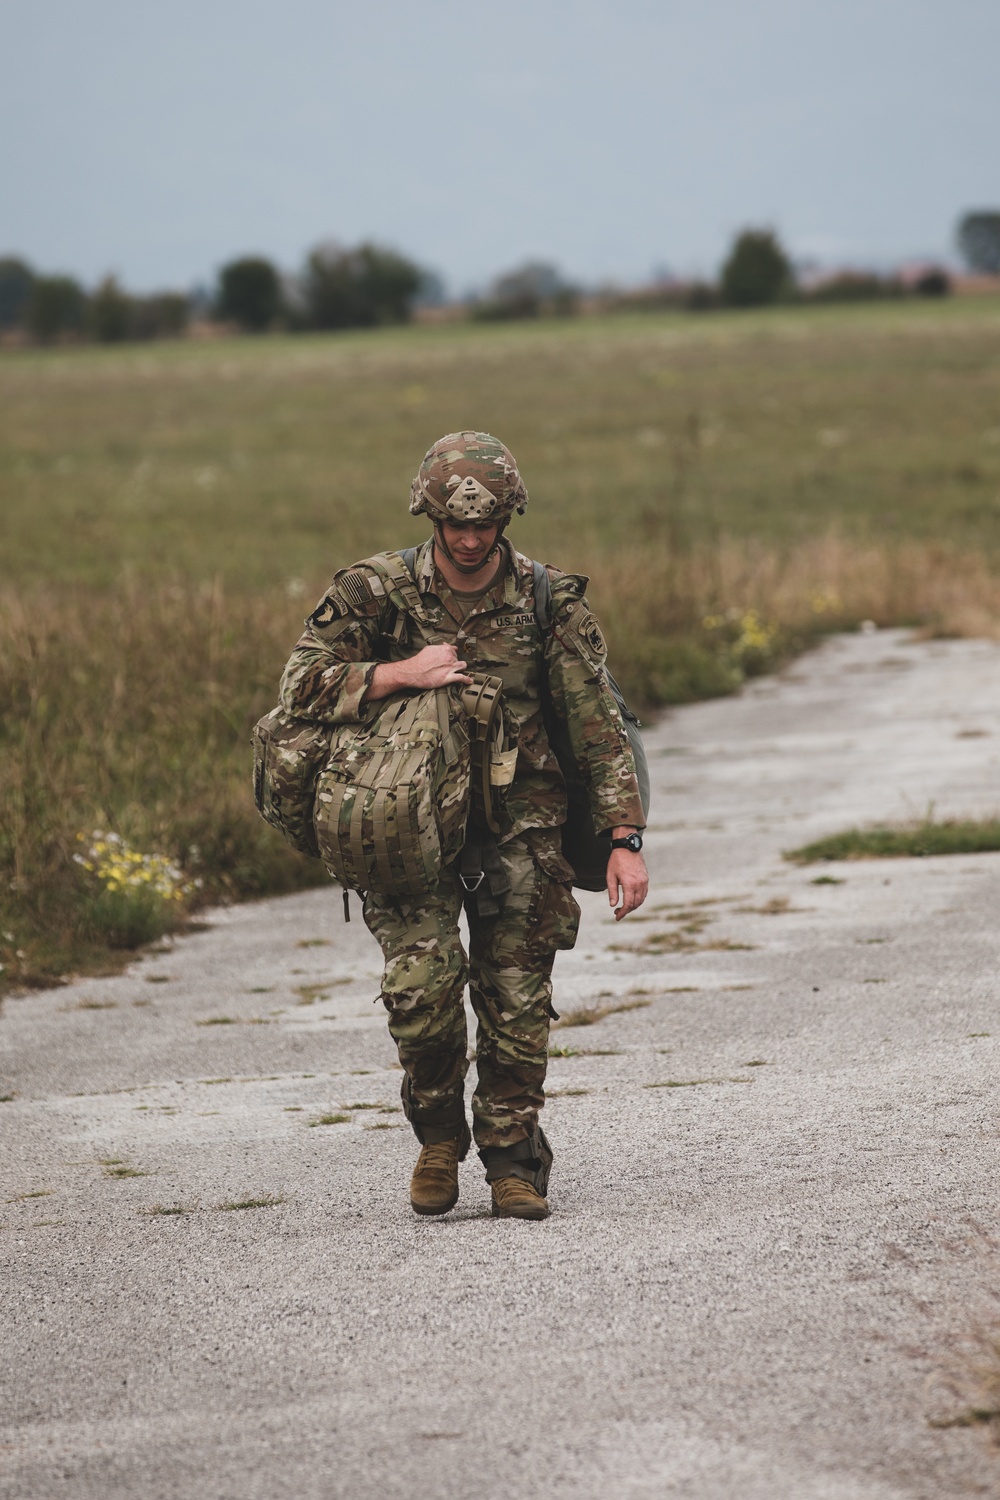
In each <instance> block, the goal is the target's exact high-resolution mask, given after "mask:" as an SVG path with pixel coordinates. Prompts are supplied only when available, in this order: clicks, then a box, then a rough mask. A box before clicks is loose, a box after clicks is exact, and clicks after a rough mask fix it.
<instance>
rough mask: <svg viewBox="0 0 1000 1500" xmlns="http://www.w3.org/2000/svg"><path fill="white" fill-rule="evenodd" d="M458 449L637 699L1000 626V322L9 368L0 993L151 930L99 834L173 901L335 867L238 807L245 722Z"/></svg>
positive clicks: (1, 633)
mask: <svg viewBox="0 0 1000 1500" xmlns="http://www.w3.org/2000/svg"><path fill="white" fill-rule="evenodd" d="M463 426H467V427H485V428H487V429H489V430H491V431H493V432H496V433H498V434H499V435H500V436H502V437H503V438H504V439H505V441H506V442H507V443H508V444H509V445H510V446H511V447H512V448H513V450H514V452H515V453H516V454H517V456H518V459H519V462H520V465H521V468H522V472H523V473H524V476H525V478H526V481H527V484H528V488H529V491H530V494H531V507H530V509H529V512H528V514H527V516H526V517H525V518H523V520H517V521H515V523H514V526H513V528H512V534H513V536H514V539H515V541H516V543H517V545H518V546H520V547H521V549H522V550H524V551H527V552H529V553H531V554H533V555H535V556H538V557H542V558H544V559H546V560H549V561H553V562H558V563H559V564H560V565H561V566H563V567H566V568H571V569H575V570H579V571H582V572H586V573H588V574H590V575H591V577H592V579H593V584H592V589H591V595H592V599H593V602H594V604H595V606H596V607H597V609H598V611H599V613H600V615H601V618H602V620H603V622H604V624H605V626H606V629H607V634H608V636H609V639H610V642H611V651H612V661H613V665H614V667H615V671H616V674H617V675H618V676H619V677H620V678H621V679H622V680H623V682H624V683H625V685H626V687H627V690H628V691H629V692H630V694H631V695H632V697H633V698H634V699H635V700H636V701H637V702H639V703H642V704H645V705H647V706H648V705H655V704H657V703H665V702H677V701H683V700H685V699H689V698H692V697H697V696H702V695H705V694H708V693H713V692H725V691H730V690H732V689H733V688H735V687H736V686H738V685H739V682H740V681H741V680H742V678H743V676H744V675H746V674H747V673H749V672H753V671H759V670H764V669H766V668H767V667H769V666H771V665H773V664H774V663H775V662H777V661H780V660H781V659H782V658H783V657H784V656H786V655H787V654H788V653H789V652H791V651H792V650H794V649H797V648H798V647H799V646H800V645H802V644H804V643H806V642H808V640H809V639H811V638H813V637H814V636H815V634H816V632H817V631H819V630H824V629H832V628H839V627H843V626H850V625H852V624H856V623H857V622H858V621H859V620H861V619H864V618H872V619H875V620H877V621H878V622H879V623H882V624H890V623H912V624H918V625H921V626H923V627H925V628H927V629H931V630H941V631H961V632H984V633H990V632H993V631H995V629H996V627H997V622H998V621H1000V582H998V580H1000V526H998V522H1000V304H998V303H997V302H996V301H992V300H972V299H970V300H968V301H954V302H940V303H921V302H907V303H901V304H886V305H883V306H874V307H855V308H830V309H788V310H777V311H771V312H767V313H754V314H725V315H722V314H718V315H711V316H707V317H704V318H697V317H692V316H690V315H688V316H684V315H647V316H643V317H633V316H629V317H619V318H607V319H586V320H583V319H581V320H568V321H566V322H554V321H550V322H544V323H538V324H534V325H519V326H511V325H508V326H502V327H489V326H482V325H479V326H473V325H469V326H465V325H460V326H451V327H446V328H437V329H433V328H414V329H404V330H397V331H388V332H385V333H365V334H351V335H339V336H332V337H318V336H317V337H306V336H300V337H297V338H289V339H285V338H274V339H263V340H249V339H247V340H241V341H231V342H225V343H210V344H209V343H206V344H197V343H188V342H184V343H177V344H171V345H166V344H165V345H161V346H145V347H143V346H139V347H137V346H131V347H129V348H126V349H118V350H115V349H79V350H62V351H58V350H57V351H48V352H14V351H11V352H9V353H7V354H5V355H3V356H2V357H0V555H2V557H3V560H4V570H3V579H2V582H0V674H2V682H0V701H2V703H3V706H4V716H3V723H2V727H0V754H2V772H3V781H2V786H0V808H2V821H0V862H2V865H3V889H2V894H0V962H2V963H3V964H4V965H5V968H4V971H3V974H2V975H0V980H4V979H6V980H7V981H8V982H14V983H18V982H22V983H23V982H38V981H40V980H43V979H45V978H46V977H51V976H53V975H58V974H60V973H62V972H64V971H67V970H69V969H72V968H74V967H79V966H81V965H84V966H85V965H91V964H93V963H95V962H98V963H99V962H101V961H103V960H102V957H101V955H102V954H104V953H105V952H106V949H107V944H108V942H109V940H110V941H113V942H124V941H133V940H135V937H136V931H135V930H134V929H132V928H128V929H127V930H126V928H127V924H123V922H122V920H121V914H120V913H119V914H118V916H117V917H116V916H115V915H114V913H110V912H109V909H108V903H107V900H106V894H107V893H106V892H105V893H103V895H102V894H101V892H100V890H99V889H98V887H97V885H96V884H95V878H94V876H93V875H92V874H91V873H89V872H87V871H86V870H85V869H83V868H82V867H81V866H80V865H78V864H76V863H74V861H73V858H72V856H73V854H74V853H80V852H81V849H82V850H83V851H84V852H86V847H87V845H86V844H81V841H80V840H79V839H78V838H77V835H78V834H80V833H86V834H88V835H89V834H90V832H91V830H93V829H95V828H96V829H101V830H103V831H111V832H114V833H116V834H118V835H120V836H121V837H122V838H124V839H125V840H126V841H127V844H128V845H129V846H130V847H131V848H132V849H133V850H134V851H136V852H137V853H139V852H141V853H147V854H149V853H154V852H155V853H160V854H163V855H165V856H168V857H169V858H170V859H172V860H176V861H177V862H179V865H180V866H181V867H182V868H183V879H184V883H186V884H187V883H190V882H192V881H194V880H199V881H200V882H201V885H200V886H199V887H198V888H197V890H196V891H192V892H190V893H189V895H188V899H187V902H186V903H185V902H177V903H174V904H173V905H172V906H171V907H170V908H169V910H171V911H174V912H175V914H176V913H179V912H180V911H181V910H182V909H184V908H185V906H187V907H190V906H191V904H192V903H193V902H194V903H196V902H197V901H198V900H203V899H206V898H209V897H216V896H219V895H223V896H225V895H231V896H241V895H247V894H254V893H260V892H264V891H273V890H280V889H289V888H292V887H294V886H295V885H298V884H302V883H303V882H304V881H307V880H310V879H314V878H316V873H317V872H316V871H315V870H314V869H313V868H312V867H311V866H309V865H308V864H307V863H306V862H304V861H300V860H298V859H297V858H296V857H294V856H293V855H291V853H286V851H285V850H284V848H283V847H282V846H281V844H280V842H279V841H278V840H277V838H276V837H275V836H273V835H271V834H270V832H269V831H268V830H267V829H266V828H265V827H264V825H263V824H261V823H259V820H257V818H256V815H255V813H254V811H253V809H252V806H251V805H250V798H249V791H248V783H247V735H248V730H249V726H250V724H251V723H252V722H253V720H254V718H256V717H257V716H258V715H259V714H260V713H261V712H263V711H264V710H265V709H266V708H268V707H269V706H271V704H272V703H273V701H274V699H275V695H276V684H277V679H278V676H279V674H280V670H281V666H282V664H283V662H284V659H285V656H286V655H287V652H288V649H289V647H290V646H291V644H292V642H293V641H294V639H295V637H296V634H297V632H298V629H299V623H300V621H301V618H302V615H303V614H304V613H305V612H306V610H307V609H308V608H309V607H310V606H311V603H312V601H313V600H314V599H315V597H317V596H318V594H319V593H320V592H321V590H322V587H323V585H324V583H325V582H326V580H327V579H328V578H329V576H330V574H331V573H332V571H333V570H334V568H335V567H337V566H341V565H343V564H345V563H347V562H349V561H352V560H354V559H355V558H357V557H360V556H363V555H365V554H366V553H367V552H370V551H373V550H377V549H379V548H382V547H386V546H392V545H401V546H403V545H409V544H411V543H413V542H416V541H418V540H420V539H421V537H422V536H423V535H424V534H425V528H424V527H423V526H422V525H421V524H420V523H418V522H416V521H414V520H413V519H412V518H410V517H409V516H408V514H407V511H406V501H407V495H408V489H409V481H410V478H411V476H412V473H413V471H414V468H415V466H416V463H417V462H418V461H419V458H420V456H421V454H422V453H423V451H424V449H425V448H426V447H427V446H428V444H429V443H430V442H431V441H432V440H433V439H434V438H435V437H437V436H438V435H439V434H440V433H441V432H444V431H447V430H450V429H455V428H459V427H463ZM95 893H96V894H95ZM98 896H101V899H97V897H98ZM155 905H156V903H155V902H154V903H152V905H151V907H150V912H151V915H150V920H149V924H147V926H148V930H150V931H152V930H153V929H154V928H155V926H156V921H157V918H156V916H155V912H154V911H153V908H154V907H155ZM168 914H169V912H168V910H167V909H166V908H165V909H164V911H163V912H161V913H160V915H161V917H162V919H163V921H166V920H167V916H168ZM140 926H141V924H140Z"/></svg>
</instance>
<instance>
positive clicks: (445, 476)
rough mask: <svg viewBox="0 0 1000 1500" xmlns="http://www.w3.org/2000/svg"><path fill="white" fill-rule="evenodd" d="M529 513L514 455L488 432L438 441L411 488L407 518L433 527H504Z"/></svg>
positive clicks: (449, 436) (455, 434) (452, 435)
mask: <svg viewBox="0 0 1000 1500" xmlns="http://www.w3.org/2000/svg"><path fill="white" fill-rule="evenodd" d="M527 508H528V491H527V490H526V489H525V487H524V481H523V479H522V478H521V476H520V474H519V473H518V472H517V464H516V463H515V462H514V455H513V454H512V453H511V451H510V449H509V448H505V447H504V445H503V443H501V441H500V439H499V438H495V437H491V436H490V434H489V433H488V432H449V433H448V434H447V436H446V437H443V438H438V440H437V442H436V443H435V444H434V446H433V447H431V448H428V450H427V452H426V453H425V455H424V461H423V463H422V464H421V465H420V469H419V471H418V472H417V476H416V478H415V479H414V481H413V484H412V485H411V487H410V513H411V514H412V515H414V516H419V515H420V514H421V512H425V513H426V514H427V515H429V516H430V518H431V520H433V521H454V522H457V523H459V524H460V523H461V522H463V521H506V520H508V519H509V518H510V516H512V515H513V514H514V512H515V511H517V513H518V515H523V514H524V512H525V511H526V510H527Z"/></svg>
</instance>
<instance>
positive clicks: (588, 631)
mask: <svg viewBox="0 0 1000 1500" xmlns="http://www.w3.org/2000/svg"><path fill="white" fill-rule="evenodd" d="M576 628H577V631H578V632H579V634H580V635H581V636H582V638H583V640H584V641H585V642H586V644H587V646H588V647H589V648H590V652H591V654H592V655H593V656H595V657H597V658H598V659H599V660H600V661H603V660H604V658H605V657H606V656H607V654H608V648H607V644H606V643H605V640H604V636H603V635H602V634H601V627H600V625H598V623H597V616H596V615H593V614H591V612H590V610H589V609H585V610H581V612H580V617H579V619H578V620H577V622H576Z"/></svg>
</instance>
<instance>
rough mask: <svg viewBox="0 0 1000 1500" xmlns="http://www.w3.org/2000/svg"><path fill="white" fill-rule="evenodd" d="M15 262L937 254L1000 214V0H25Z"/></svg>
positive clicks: (177, 267) (470, 280)
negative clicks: (768, 241) (956, 231)
mask: <svg viewBox="0 0 1000 1500" xmlns="http://www.w3.org/2000/svg"><path fill="white" fill-rule="evenodd" d="M0 59H2V60H0V78H2V84H0V141H2V147H0V151H2V157H0V161H2V175H0V254H2V253H3V252H4V251H17V252H20V253H21V254H23V255H26V256H27V257H28V258H29V259H30V260H31V261H32V262H33V263H34V264H35V265H37V266H38V267H39V268H44V269H46V270H67V271H71V272H73V273H75V274H76V275H79V276H81V277H83V278H84V279H85V280H87V281H92V280H93V279H95V278H96V277H98V276H100V275H102V274H103V273H105V272H107V271H109V270H113V271H115V272H117V273H118V274H119V275H121V276H122V277H123V278H124V279H125V281H126V282H127V284H128V285H130V286H131V287H133V288H134V289H136V290H147V289H152V288H154V287H156V286H160V285H168V284H169V285H178V286H187V285H190V284H192V283H195V282H202V283H206V282H209V281H210V280H211V279H212V277H213V275H214V273H215V271H216V270H217V269H218V267H219V265H220V264H221V263H223V262H224V261H225V260H227V259H230V258H232V257H233V256H235V255H237V254H241V253H247V252H262V253H264V254H266V255H269V256H271V257H273V258H274V259H276V260H277V261H278V262H279V263H281V264H282V265H283V266H285V267H288V268H294V267H296V266H297V265H298V264H299V263H300V262H301V259H302V256H303V254H304V252H305V250H306V249H307V248H308V247H310V246H311V245H314V244H316V243H317V242H318V241H320V240H323V239H330V238H335V239H338V240H341V241H344V242H347V243H352V242H355V241H357V240H359V239H361V238H366V237H374V238H376V239H378V240H380V241H382V242H385V243H388V244H391V245H395V246H397V247H398V248H400V249H402V250H404V251H405V252H407V253H408V254H410V255H412V256H414V257H416V258H417V259H419V260H420V261H421V262H423V263H424V264H426V265H428V266H430V267H432V268H435V269H436V270H438V271H439V272H441V273H442V274H443V275H444V276H445V277H446V278H447V280H448V282H449V284H450V286H451V288H452V289H453V290H455V291H461V290H464V289H466V288H468V287H470V286H473V285H481V284H482V283H484V282H485V281H487V280H488V279H489V278H490V277H491V276H492V275H494V274H495V273H496V272H498V271H500V270H503V269H505V268H508V267H510V266H512V265H514V264H516V263H517V262H519V261H523V260H524V259H525V258H527V257H529V256H530V257H542V258H546V259H552V260H554V261H556V262H557V263H558V264H559V265H560V266H562V267H563V269H564V270H565V271H566V272H567V273H568V274H569V275H571V276H573V277H575V278H578V279H580V280H582V281H585V282H594V281H598V280H601V279H603V278H613V279H615V280H618V281H621V282H631V281H636V280H641V279H644V278H646V277H648V275H649V274H650V272H651V270H652V269H653V268H654V267H670V268H672V269H673V270H674V271H676V272H680V273H688V272H691V271H701V272H707V271H712V270H714V269H715V267H716V266H717V265H718V263H719V260H720V259H721V257H722V254H723V252H724V249H725V246H726V244H727V242H728V240H729V238H730V237H731V235H732V234H733V232H734V231H735V230H737V229H739V228H741V227H743V226H745V225H748V224H752V225H758V224H770V225H773V226H774V227H775V228H776V229H777V230H778V231H779V233H780V234H781V235H782V237H783V238H784V239H785V241H786V243H787V244H788V245H789V246H790V247H791V248H792V249H793V251H794V252H796V253H797V254H799V255H814V256H817V257H819V258H820V259H821V260H823V261H826V262H838V261H853V262H857V263H865V262H871V263H876V262H887V261H893V260H895V259H898V258H903V257H910V256H923V255H942V254H945V253H948V252H949V251H950V248H951V236H952V230H953V227H954V223H955V219H956V217H957V215H958V214H959V213H960V211H961V210H963V209H965V208H969V207H980V206H1000V82H998V76H1000V68H998V63H1000V3H998V0H948V3H945V0H827V3H825V4H820V3H817V0H491V3H489V4H484V3H482V0H381V3H378V0H367V3H365V0H357V3H354V4H346V3H344V0H282V3H281V4H277V3H275V0H170V3H169V4H166V3H162V0H0Z"/></svg>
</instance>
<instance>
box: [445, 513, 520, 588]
mask: <svg viewBox="0 0 1000 1500" xmlns="http://www.w3.org/2000/svg"><path fill="white" fill-rule="evenodd" d="M509 519H510V518H509V516H508V517H505V518H504V519H503V520H502V521H501V522H500V523H499V526H500V530H499V531H498V532H497V538H496V541H495V542H494V543H493V546H492V547H491V548H490V550H489V551H488V552H487V554H486V556H485V557H484V558H483V560H482V562H477V563H462V562H459V560H458V558H457V557H456V556H455V554H454V553H453V552H451V551H450V550H449V548H448V543H447V542H446V541H445V539H444V531H443V529H442V527H441V523H440V521H435V522H434V545H435V547H440V548H441V551H442V552H443V553H444V555H445V557H446V558H447V559H448V561H449V562H450V563H451V565H452V567H453V568H457V569H458V571H459V572H460V573H466V574H472V573H480V572H482V570H483V568H485V566H486V564H487V563H488V562H489V560H490V558H491V557H493V556H495V555H496V553H498V552H499V551H500V538H501V537H502V536H503V534H504V532H505V531H506V530H507V522H508V520H509Z"/></svg>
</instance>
